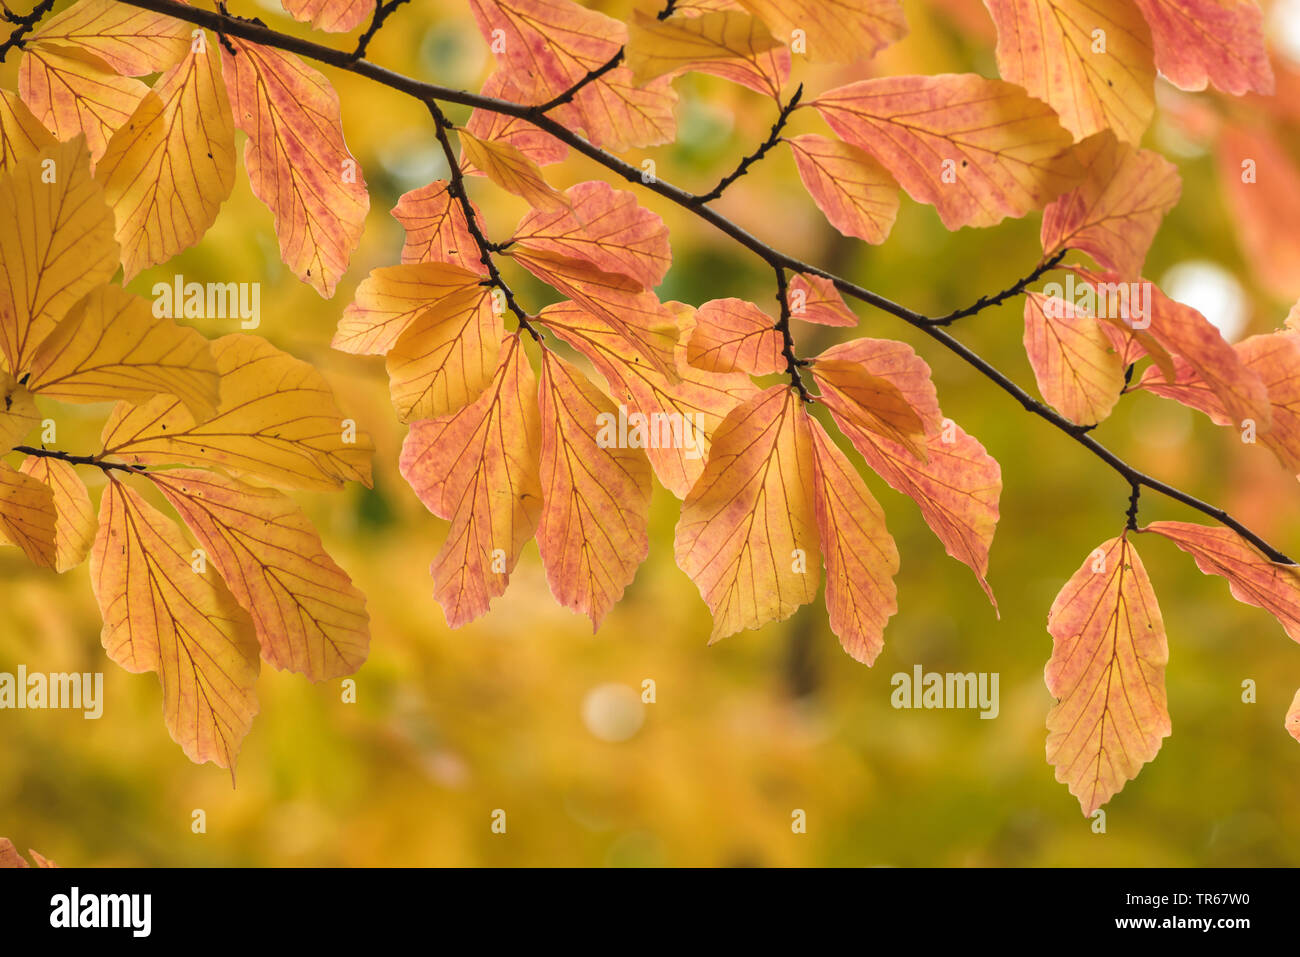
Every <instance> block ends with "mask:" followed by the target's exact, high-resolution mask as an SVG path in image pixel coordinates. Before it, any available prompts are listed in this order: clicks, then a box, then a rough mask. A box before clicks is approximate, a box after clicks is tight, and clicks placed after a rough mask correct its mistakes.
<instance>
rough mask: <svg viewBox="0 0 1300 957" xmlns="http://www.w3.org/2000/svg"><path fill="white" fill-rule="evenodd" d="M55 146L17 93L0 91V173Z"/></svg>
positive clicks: (49, 135) (47, 131) (55, 141)
mask: <svg viewBox="0 0 1300 957" xmlns="http://www.w3.org/2000/svg"><path fill="white" fill-rule="evenodd" d="M114 2H116V0H114ZM57 142H58V140H56V139H55V138H54V134H53V133H51V132H50V131H49V130H47V129H46V128H45V127H44V126H42V125H41V121H40V120H38V119H37V118H36V117H35V116H33V115H32V111H31V110H29V109H28V108H27V104H26V103H24V102H23V101H22V98H21V97H19V96H18V94H17V93H13V92H11V91H9V90H0V172H7V171H9V170H11V169H13V168H14V164H15V163H17V162H18V161H19V160H24V159H27V158H28V157H31V156H35V155H36V154H37V153H39V152H40V151H41V150H43V149H48V148H50V147H51V146H53V145H54V144H55V143H57Z"/></svg>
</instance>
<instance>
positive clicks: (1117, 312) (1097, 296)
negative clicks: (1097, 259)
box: [1043, 267, 1174, 382]
mask: <svg viewBox="0 0 1300 957" xmlns="http://www.w3.org/2000/svg"><path fill="white" fill-rule="evenodd" d="M1067 268H1068V269H1069V271H1070V272H1071V273H1073V275H1074V276H1075V277H1078V278H1079V279H1082V280H1083V282H1082V284H1077V283H1076V284H1074V285H1070V283H1072V282H1073V277H1070V276H1067V282H1066V284H1064V285H1062V284H1060V283H1055V282H1051V283H1047V284H1046V285H1045V286H1044V287H1043V292H1044V294H1045V295H1051V296H1053V297H1056V296H1060V295H1064V296H1065V298H1066V300H1067V301H1069V302H1072V303H1073V304H1074V306H1075V308H1076V310H1078V311H1081V312H1084V313H1087V314H1089V315H1092V316H1093V317H1094V318H1095V319H1096V320H1097V321H1098V323H1099V325H1100V326H1101V331H1102V332H1103V333H1105V335H1106V338H1107V339H1109V340H1110V344H1111V348H1113V349H1114V350H1115V354H1116V355H1117V356H1118V357H1119V360H1120V365H1122V366H1123V367H1124V368H1126V369H1127V368H1128V367H1129V365H1131V364H1132V363H1134V362H1136V361H1137V360H1138V359H1141V358H1142V357H1143V356H1147V357H1149V358H1150V359H1151V361H1152V362H1154V363H1155V364H1156V366H1157V368H1159V369H1160V371H1161V373H1162V374H1163V375H1164V377H1165V378H1166V379H1167V380H1169V381H1170V382H1172V381H1173V379H1174V357H1173V355H1172V354H1171V353H1170V351H1169V350H1168V349H1167V348H1165V346H1164V344H1163V343H1162V342H1161V341H1160V340H1159V339H1158V338H1157V337H1156V336H1154V335H1153V334H1152V331H1151V312H1152V311H1153V310H1151V309H1148V308H1147V305H1146V303H1145V302H1144V299H1145V297H1144V295H1143V289H1144V285H1145V284H1144V282H1143V281H1138V280H1135V281H1133V282H1124V281H1122V280H1121V279H1120V277H1119V274H1118V273H1106V274H1101V273H1091V272H1089V271H1088V270H1086V269H1081V268H1078V267H1067ZM1153 288H1154V287H1153ZM1152 295H1153V296H1154V293H1153V294H1152ZM1152 301H1153V302H1154V299H1153V300H1152Z"/></svg>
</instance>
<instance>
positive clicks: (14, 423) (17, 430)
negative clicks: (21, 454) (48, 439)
mask: <svg viewBox="0 0 1300 957" xmlns="http://www.w3.org/2000/svg"><path fill="white" fill-rule="evenodd" d="M40 419H41V417H40V413H38V412H37V411H36V403H35V402H34V401H33V400H32V396H31V393H30V392H28V391H27V389H26V388H24V387H23V386H21V385H19V384H18V381H17V380H16V379H15V378H14V377H13V376H11V375H10V374H9V373H8V372H4V371H0V453H4V452H8V451H9V450H10V449H12V448H13V447H14V446H15V445H17V444H18V443H20V442H22V440H23V439H25V438H26V437H27V433H28V432H30V431H31V430H32V429H34V428H36V423H37V422H39V421H40Z"/></svg>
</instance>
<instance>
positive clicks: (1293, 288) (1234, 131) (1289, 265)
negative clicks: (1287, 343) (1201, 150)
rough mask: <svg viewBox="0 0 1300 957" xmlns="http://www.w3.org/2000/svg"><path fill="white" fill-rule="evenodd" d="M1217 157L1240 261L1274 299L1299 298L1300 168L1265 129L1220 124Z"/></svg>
mask: <svg viewBox="0 0 1300 957" xmlns="http://www.w3.org/2000/svg"><path fill="white" fill-rule="evenodd" d="M1215 152H1216V153H1217V158H1218V165H1219V182H1220V184H1221V188H1222V190H1223V193H1224V196H1225V198H1226V200H1227V205H1228V212H1229V214H1230V215H1231V217H1232V223H1233V226H1234V227H1235V231H1236V234H1237V236H1238V238H1239V239H1240V241H1241V247H1242V258H1243V259H1244V260H1245V261H1246V263H1247V264H1248V265H1249V267H1250V269H1251V271H1252V272H1253V273H1254V274H1255V275H1256V276H1258V277H1259V280H1260V282H1261V283H1262V284H1263V285H1264V286H1265V287H1266V288H1267V289H1268V290H1269V291H1270V292H1271V293H1272V294H1273V295H1274V296H1277V297H1279V298H1282V299H1287V300H1291V299H1294V298H1295V297H1297V296H1300V232H1297V231H1296V230H1295V229H1294V228H1293V224H1294V223H1295V222H1296V221H1297V220H1298V219H1300V167H1297V164H1296V163H1295V161H1293V160H1292V159H1291V154H1290V153H1289V151H1288V150H1287V148H1286V146H1285V145H1284V144H1283V142H1282V141H1281V140H1280V139H1279V137H1278V132H1277V131H1275V130H1272V129H1269V128H1268V127H1265V126H1246V125H1245V124H1242V123H1232V122H1230V123H1226V124H1224V127H1223V130H1222V133H1221V134H1220V136H1219V139H1218V141H1217V143H1216V146H1215ZM1249 174H1253V175H1249Z"/></svg>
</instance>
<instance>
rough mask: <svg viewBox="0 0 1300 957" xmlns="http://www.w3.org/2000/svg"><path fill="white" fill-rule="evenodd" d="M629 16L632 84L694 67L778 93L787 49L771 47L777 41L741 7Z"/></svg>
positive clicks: (787, 64)
mask: <svg viewBox="0 0 1300 957" xmlns="http://www.w3.org/2000/svg"><path fill="white" fill-rule="evenodd" d="M632 16H633V20H632V25H631V27H630V28H629V33H628V46H627V65H628V66H629V67H630V68H631V70H632V79H633V81H634V82H635V83H638V84H642V83H646V82H648V81H649V80H653V79H655V78H657V77H660V76H678V75H680V74H682V73H686V72H688V71H696V72H700V73H711V74H713V75H714V76H720V77H722V78H724V79H727V80H731V81H733V82H735V83H740V84H742V85H744V86H747V87H749V88H750V89H751V90H754V91H755V92H756V93H766V94H768V95H769V96H777V95H778V94H779V93H780V92H781V87H782V85H783V83H784V81H785V77H786V75H788V73H789V71H790V55H789V53H787V52H785V51H781V53H783V54H784V56H782V55H781V54H779V53H776V52H774V51H775V50H776V49H777V48H780V47H781V41H780V40H778V39H776V37H774V36H772V34H771V33H770V32H769V31H768V29H767V27H765V26H763V23H762V21H760V20H757V19H755V18H754V17H752V16H750V15H749V14H747V13H744V12H743V11H740V10H719V11H716V12H712V13H705V14H703V15H701V16H698V17H689V16H673V17H669V18H667V19H666V20H660V19H658V18H657V17H653V16H650V15H649V14H647V13H645V12H644V11H641V10H634V11H633V12H632Z"/></svg>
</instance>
